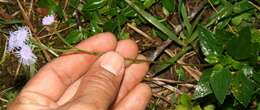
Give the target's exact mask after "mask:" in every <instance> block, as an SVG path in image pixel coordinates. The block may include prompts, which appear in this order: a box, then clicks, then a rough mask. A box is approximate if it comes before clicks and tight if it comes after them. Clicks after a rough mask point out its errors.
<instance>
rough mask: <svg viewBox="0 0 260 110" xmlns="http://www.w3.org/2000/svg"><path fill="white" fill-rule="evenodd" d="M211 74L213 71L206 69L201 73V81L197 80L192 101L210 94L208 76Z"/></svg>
mask: <svg viewBox="0 0 260 110" xmlns="http://www.w3.org/2000/svg"><path fill="white" fill-rule="evenodd" d="M212 72H213V69H207V70H205V71H203V74H202V76H201V79H200V80H199V82H198V85H197V86H196V89H195V92H194V94H193V99H198V98H202V97H205V96H207V95H209V94H211V93H212V90H211V87H210V82H209V80H210V75H211V74H212Z"/></svg>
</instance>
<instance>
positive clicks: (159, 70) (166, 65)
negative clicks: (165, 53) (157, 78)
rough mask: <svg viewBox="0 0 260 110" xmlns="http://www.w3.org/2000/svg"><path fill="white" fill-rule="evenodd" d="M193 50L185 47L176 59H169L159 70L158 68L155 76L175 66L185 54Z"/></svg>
mask: <svg viewBox="0 0 260 110" xmlns="http://www.w3.org/2000/svg"><path fill="white" fill-rule="evenodd" d="M190 49H191V47H190V46H188V47H185V48H184V49H182V50H181V51H180V52H179V53H177V54H176V55H175V56H174V57H172V58H170V59H168V60H167V61H165V63H163V64H161V65H160V66H159V67H158V68H156V70H155V72H154V74H157V73H159V72H161V71H163V70H165V69H166V68H168V67H170V66H171V65H173V64H175V63H176V61H177V60H178V59H179V58H181V57H182V56H183V55H184V54H185V53H187V52H188V51H189V50H190Z"/></svg>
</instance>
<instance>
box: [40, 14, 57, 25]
mask: <svg viewBox="0 0 260 110" xmlns="http://www.w3.org/2000/svg"><path fill="white" fill-rule="evenodd" d="M54 21H55V17H54V15H48V16H45V17H44V18H43V19H42V25H44V26H48V25H51V24H52V23H54Z"/></svg>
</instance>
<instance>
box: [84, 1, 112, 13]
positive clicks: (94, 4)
mask: <svg viewBox="0 0 260 110" xmlns="http://www.w3.org/2000/svg"><path fill="white" fill-rule="evenodd" d="M106 3H107V0H87V2H86V3H85V4H84V6H83V11H93V10H97V9H100V8H102V7H104V6H105V5H106Z"/></svg>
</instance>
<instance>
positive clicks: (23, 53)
mask: <svg viewBox="0 0 260 110" xmlns="http://www.w3.org/2000/svg"><path fill="white" fill-rule="evenodd" d="M15 55H16V57H17V58H19V62H21V63H22V64H24V65H32V64H34V63H35V62H36V59H37V57H36V56H35V55H34V54H33V52H32V49H31V47H30V46H28V45H23V46H22V48H21V50H19V51H16V52H15Z"/></svg>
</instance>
